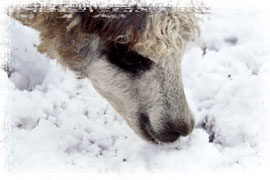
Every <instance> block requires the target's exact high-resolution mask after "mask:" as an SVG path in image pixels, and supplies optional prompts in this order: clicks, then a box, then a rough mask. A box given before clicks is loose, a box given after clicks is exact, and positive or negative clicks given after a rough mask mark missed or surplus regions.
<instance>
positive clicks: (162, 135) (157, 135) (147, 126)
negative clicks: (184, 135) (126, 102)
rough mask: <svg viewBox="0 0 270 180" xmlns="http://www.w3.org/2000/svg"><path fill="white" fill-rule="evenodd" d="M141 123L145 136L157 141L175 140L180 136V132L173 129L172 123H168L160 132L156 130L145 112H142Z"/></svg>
mask: <svg viewBox="0 0 270 180" xmlns="http://www.w3.org/2000/svg"><path fill="white" fill-rule="evenodd" d="M139 124H140V128H141V130H142V132H143V135H144V137H145V138H146V139H148V140H150V141H152V142H155V143H160V142H162V143H170V142H174V141H175V140H177V139H178V138H179V136H180V133H178V132H176V131H174V130H173V128H172V125H171V124H170V123H166V124H165V125H164V128H163V130H162V131H160V132H156V131H154V129H153V127H152V126H151V123H150V120H149V117H148V116H147V115H146V114H144V113H141V114H140V118H139Z"/></svg>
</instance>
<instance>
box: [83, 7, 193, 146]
mask: <svg viewBox="0 0 270 180" xmlns="http://www.w3.org/2000/svg"><path fill="white" fill-rule="evenodd" d="M145 18H146V19H144V20H143V22H144V23H145V24H144V27H143V28H141V29H140V31H139V35H138V37H136V38H138V39H137V41H136V42H135V43H134V44H133V45H132V48H131V50H130V44H131V43H130V41H132V36H131V35H130V32H132V29H131V30H128V33H127V34H125V35H121V38H123V39H124V41H123V40H122V39H121V41H120V42H118V41H117V40H116V41H114V43H113V44H111V45H109V46H106V45H105V47H103V48H101V50H100V53H99V54H98V55H94V54H91V53H90V54H91V56H92V57H94V56H95V58H92V60H91V61H90V63H89V65H88V67H87V71H86V72H87V74H88V77H89V79H90V80H91V81H92V83H93V86H94V87H95V88H96V90H97V91H98V92H99V93H100V94H101V95H102V96H103V97H105V98H106V99H107V100H108V101H109V102H110V103H111V105H112V106H113V107H114V108H115V109H116V111H118V112H119V114H120V115H121V116H122V117H123V118H124V119H125V120H126V121H127V123H128V124H129V125H130V127H131V128H132V129H133V130H134V131H135V132H136V133H137V134H138V135H140V136H141V137H143V138H145V139H147V140H150V141H153V142H173V141H175V140H176V139H178V137H179V136H186V135H188V134H189V133H190V132H191V131H192V129H193V126H194V118H193V115H192V113H191V111H190V109H189V106H188V104H187V101H186V97H185V93H184V89H183V83H182V77H181V59H182V55H183V52H184V49H185V43H186V41H188V40H190V39H191V38H193V37H194V35H195V31H196V24H195V19H194V16H193V14H192V13H191V12H190V11H188V10H186V11H182V12H179V11H173V10H171V9H170V10H168V9H167V10H160V11H155V12H154V13H150V14H148V15H147V16H146V17H145ZM99 38H100V37H98V36H94V37H93V41H92V46H93V47H92V49H98V42H100V39H99ZM105 44H106V43H105ZM95 52H96V51H93V53H95Z"/></svg>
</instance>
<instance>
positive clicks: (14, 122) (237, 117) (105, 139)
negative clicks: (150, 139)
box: [0, 1, 270, 173]
mask: <svg viewBox="0 0 270 180" xmlns="http://www.w3.org/2000/svg"><path fill="white" fill-rule="evenodd" d="M224 2H225V1H224ZM263 17H264V13H263V12H262V11H258V10H256V9H251V8H249V9H244V8H221V9H218V10H217V9H214V10H213V9H212V11H211V14H209V15H204V17H203V21H202V23H201V30H202V31H201V36H200V38H199V40H198V41H196V42H194V43H191V44H190V45H189V47H188V49H187V52H186V54H185V56H184V59H183V65H182V68H183V79H184V85H185V92H186V95H187V99H188V102H189V104H190V107H191V109H192V111H193V113H194V116H195V119H196V128H195V129H194V131H193V133H192V134H191V135H190V136H188V137H185V138H180V140H179V141H177V142H176V143H174V144H171V145H167V146H157V145H152V144H149V143H147V142H144V141H143V140H142V139H140V138H139V137H137V135H135V134H134V133H133V131H132V130H131V129H130V128H129V127H128V126H127V124H126V122H125V121H124V120H123V119H122V118H121V117H120V116H119V115H117V113H116V112H115V111H114V109H113V108H112V107H111V106H110V105H109V104H108V103H107V102H106V100H105V99H103V98H102V97H101V96H100V95H99V94H98V93H97V92H96V91H95V90H94V88H93V87H92V85H91V83H90V81H89V80H87V79H80V80H78V79H77V78H76V76H75V75H74V74H73V73H72V72H70V71H69V70H64V69H63V68H62V67H61V66H60V65H58V64H57V63H56V61H55V60H51V59H49V58H47V57H46V56H45V55H42V54H40V53H38V51H37V50H36V45H37V44H38V43H39V40H38V33H37V32H36V31H34V30H32V29H30V28H28V27H25V26H23V25H21V24H19V23H18V22H16V21H14V20H12V19H10V18H9V17H4V18H2V19H1V22H0V23H1V26H2V25H5V26H7V29H8V31H9V32H10V47H9V49H10V61H9V69H8V71H9V75H10V77H9V79H8V80H7V81H8V90H9V96H8V102H9V104H8V113H7V114H6V118H7V120H8V122H9V123H10V131H9V132H8V140H6V143H8V147H9V148H8V150H9V154H8V162H7V163H8V168H9V170H11V171H31V172H32V171H34V170H51V171H60V170H65V171H75V172H76V171H77V172H78V171H90V172H133V173H134V172H172V173H181V172H182V173H185V172H187V173H190V172H191V173H194V172H250V171H255V170H256V171H257V170H265V169H267V164H268V163H267V162H269V160H270V157H269V155H270V154H269V122H268V121H269V115H270V114H269V109H267V106H268V107H269V102H270V101H269V93H268V91H267V89H266V88H267V86H266V83H268V79H269V77H270V66H269V65H270V63H269V52H268V49H266V47H268V46H267V45H268V44H267V38H269V36H268V35H267V32H268V31H267V28H266V26H265V24H264V18H263ZM0 71H3V70H2V69H1V70H0ZM3 72H4V71H3ZM1 74H3V73H2V72H1ZM5 78H6V79H7V77H5Z"/></svg>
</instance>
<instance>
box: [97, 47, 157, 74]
mask: <svg viewBox="0 0 270 180" xmlns="http://www.w3.org/2000/svg"><path fill="white" fill-rule="evenodd" d="M102 55H106V57H107V58H108V60H109V62H110V63H112V64H114V65H116V66H117V67H119V68H120V69H122V70H124V71H126V72H129V73H132V74H133V75H138V74H139V73H140V72H144V71H147V70H149V69H150V68H151V65H152V64H153V63H154V62H153V61H151V60H150V59H148V58H145V57H143V56H141V55H139V54H138V53H136V52H135V51H128V46H127V45H123V44H115V45H114V46H109V47H107V48H105V49H104V50H103V51H102Z"/></svg>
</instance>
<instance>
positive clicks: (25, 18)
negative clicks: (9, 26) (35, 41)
mask: <svg viewBox="0 0 270 180" xmlns="http://www.w3.org/2000/svg"><path fill="white" fill-rule="evenodd" d="M38 9H39V8H38V7H36V8H35V7H34V6H32V7H29V6H25V7H22V6H20V7H19V6H15V7H9V8H8V12H7V15H8V16H10V17H12V18H13V19H16V20H17V21H19V22H20V23H22V24H23V25H26V26H32V25H33V24H34V23H35V22H36V20H37V19H36V17H37V16H38V14H40V12H39V11H38Z"/></svg>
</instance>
